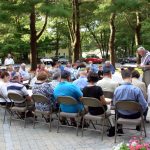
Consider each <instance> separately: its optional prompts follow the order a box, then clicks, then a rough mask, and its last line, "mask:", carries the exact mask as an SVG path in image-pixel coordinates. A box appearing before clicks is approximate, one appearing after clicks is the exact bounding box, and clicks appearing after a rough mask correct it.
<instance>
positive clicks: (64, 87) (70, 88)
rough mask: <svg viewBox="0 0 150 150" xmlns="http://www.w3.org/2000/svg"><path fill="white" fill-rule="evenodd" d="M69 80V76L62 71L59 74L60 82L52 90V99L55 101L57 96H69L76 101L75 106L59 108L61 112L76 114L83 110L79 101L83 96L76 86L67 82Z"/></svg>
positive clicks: (63, 105)
mask: <svg viewBox="0 0 150 150" xmlns="http://www.w3.org/2000/svg"><path fill="white" fill-rule="evenodd" d="M70 80H71V74H70V73H69V72H68V71H65V70H64V71H63V72H62V73H61V82H60V83H59V84H58V85H57V86H56V88H55V89H54V97H55V99H57V97H59V96H71V97H73V98H74V99H76V100H77V101H78V104H77V105H65V104H61V105H60V108H61V110H62V111H63V112H69V113H76V112H78V110H82V109H83V105H82V104H81V103H80V101H79V99H80V98H81V97H82V95H83V94H82V92H81V90H80V89H79V88H78V87H77V86H76V85H74V84H73V83H70V82H69V81H70Z"/></svg>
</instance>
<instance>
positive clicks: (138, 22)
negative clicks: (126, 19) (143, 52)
mask: <svg viewBox="0 0 150 150" xmlns="http://www.w3.org/2000/svg"><path fill="white" fill-rule="evenodd" d="M135 44H136V46H139V45H141V44H142V42H141V17H140V14H139V12H136V27H135Z"/></svg>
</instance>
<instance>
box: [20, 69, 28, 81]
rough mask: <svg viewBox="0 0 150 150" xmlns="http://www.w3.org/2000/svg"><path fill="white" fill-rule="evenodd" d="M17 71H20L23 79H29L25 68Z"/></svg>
mask: <svg viewBox="0 0 150 150" xmlns="http://www.w3.org/2000/svg"><path fill="white" fill-rule="evenodd" d="M19 73H20V75H21V77H23V79H29V78H30V75H29V72H28V71H27V70H23V69H20V70H19Z"/></svg>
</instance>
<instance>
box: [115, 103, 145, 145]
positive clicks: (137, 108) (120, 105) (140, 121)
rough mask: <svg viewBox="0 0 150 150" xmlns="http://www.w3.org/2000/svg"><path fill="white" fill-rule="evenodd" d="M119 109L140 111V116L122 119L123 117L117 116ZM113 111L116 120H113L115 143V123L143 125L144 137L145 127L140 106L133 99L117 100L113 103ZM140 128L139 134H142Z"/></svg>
mask: <svg viewBox="0 0 150 150" xmlns="http://www.w3.org/2000/svg"><path fill="white" fill-rule="evenodd" d="M119 110H123V111H134V112H140V117H139V118H137V119H124V118H118V115H117V112H118V111H119ZM115 113H116V121H115V141H114V142H115V143H116V138H117V135H119V134H117V124H128V125H136V126H137V125H141V127H143V129H144V134H145V137H146V129H145V122H144V119H143V111H142V106H141V105H140V104H139V103H137V102H134V101H131V100H130V101H129V100H126V101H118V102H116V104H115ZM128 129H130V130H135V129H131V128H128ZM142 131H143V130H142V129H141V135H142Z"/></svg>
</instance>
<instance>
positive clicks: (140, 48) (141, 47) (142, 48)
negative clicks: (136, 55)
mask: <svg viewBox="0 0 150 150" xmlns="http://www.w3.org/2000/svg"><path fill="white" fill-rule="evenodd" d="M140 50H144V51H145V48H144V47H143V46H140V47H139V48H138V49H137V51H140Z"/></svg>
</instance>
